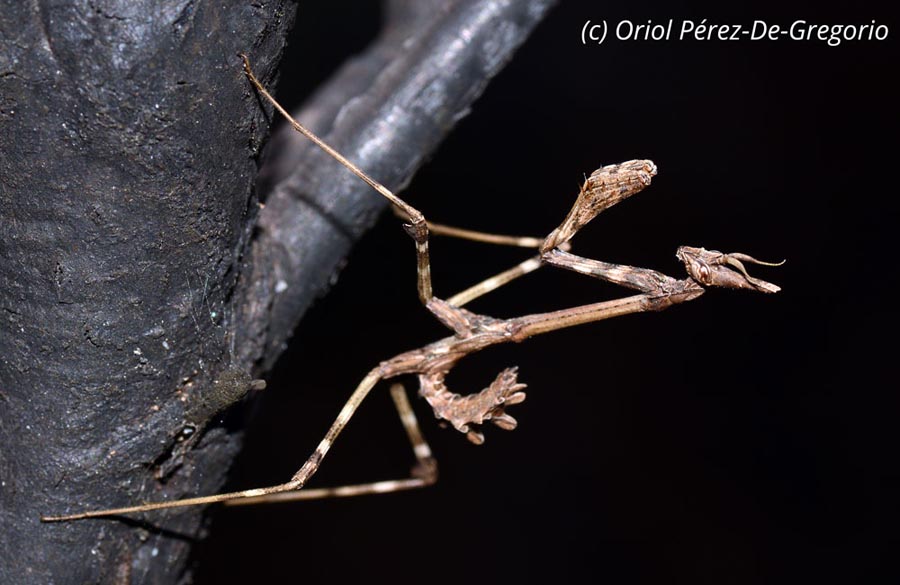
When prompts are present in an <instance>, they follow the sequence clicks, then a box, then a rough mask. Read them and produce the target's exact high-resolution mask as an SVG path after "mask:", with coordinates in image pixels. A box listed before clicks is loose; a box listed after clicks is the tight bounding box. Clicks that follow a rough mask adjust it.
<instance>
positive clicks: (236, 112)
mask: <svg viewBox="0 0 900 585" xmlns="http://www.w3.org/2000/svg"><path fill="white" fill-rule="evenodd" d="M549 4H550V2H549V1H537V0H535V1H531V2H516V3H513V2H474V1H461V0H460V1H455V2H454V1H447V2H429V3H416V2H396V3H394V4H392V5H391V6H390V8H389V10H388V19H387V21H388V26H387V27H386V29H385V32H384V34H383V35H382V36H381V37H380V38H379V39H378V41H377V42H376V43H375V45H374V46H373V47H372V49H371V50H370V51H368V52H367V53H366V54H365V55H363V56H361V57H360V58H358V59H357V60H355V61H354V62H352V63H350V64H348V65H347V66H346V67H345V68H344V69H343V70H342V71H341V72H339V73H338V74H337V75H336V76H335V78H334V79H333V80H332V81H331V82H330V83H329V84H328V85H327V86H326V87H324V88H323V89H322V90H321V91H320V93H319V94H318V95H317V96H316V97H315V98H314V99H313V100H312V103H311V105H310V106H309V107H308V109H307V110H306V112H305V115H303V116H302V117H303V118H304V119H305V120H307V121H308V122H309V123H310V125H311V126H313V127H314V128H315V129H316V130H317V131H319V132H321V133H322V134H323V135H324V137H325V138H326V139H327V140H329V141H330V142H332V143H333V144H335V145H336V146H337V147H338V148H339V149H341V150H343V151H344V152H345V153H346V154H347V155H348V156H349V157H350V158H352V159H354V160H356V161H357V162H358V163H359V164H360V165H361V166H362V167H364V168H366V169H368V170H370V172H371V173H372V174H373V175H374V176H375V177H376V178H378V179H380V180H382V181H384V182H385V183H386V184H387V185H389V186H390V187H392V188H398V187H401V186H402V185H403V184H405V182H407V181H408V180H409V178H410V176H411V175H412V173H413V172H414V171H415V169H416V168H417V166H418V165H419V164H421V162H422V161H423V159H424V158H425V157H426V156H427V155H428V153H429V152H431V151H432V150H433V149H434V148H435V147H436V145H437V144H438V142H439V140H440V138H441V137H442V136H443V135H445V134H446V132H447V131H448V130H449V129H450V128H451V126H452V125H453V123H454V122H455V121H457V120H458V119H459V118H460V117H461V116H462V115H464V113H465V112H466V110H467V108H468V106H469V105H470V104H471V102H472V101H473V100H474V99H475V97H477V95H478V94H479V92H480V91H481V89H482V88H483V86H484V84H485V83H486V81H487V79H489V78H490V77H491V76H492V75H493V74H494V73H496V72H497V71H498V69H499V68H500V67H501V65H502V64H503V63H504V62H505V61H506V60H507V59H508V58H509V56H510V55H511V52H512V51H513V50H514V49H515V47H516V46H518V44H519V43H521V42H522V40H523V39H524V38H525V36H526V35H527V33H528V32H529V31H530V30H531V28H532V27H533V26H534V25H535V24H536V23H537V22H538V20H539V19H540V18H541V16H542V15H543V14H544V12H545V11H546V9H547V8H548V6H549ZM294 10H295V7H294V5H293V4H292V3H290V2H287V1H275V2H266V3H242V2H224V3H223V2H218V3H209V2H199V1H191V0H180V1H174V0H157V1H150V0H145V1H141V2H131V1H125V0H120V1H116V0H108V1H105V2H102V1H95V2H91V1H88V0H82V1H79V2H72V3H69V2H53V1H46V2H34V3H21V4H15V5H8V6H7V7H5V8H4V9H3V13H2V15H0V145H2V146H0V149H2V152H3V156H2V158H0V316H2V319H0V445H2V447H0V518H2V523H3V530H2V531H0V581H2V582H4V583H19V582H35V583H63V582H72V583H93V582H117V583H118V582H123V583H127V582H135V583H143V582H154V583H166V582H173V581H177V580H180V579H188V578H189V574H187V573H185V560H186V558H187V553H188V550H189V547H190V542H191V540H192V539H194V538H195V537H197V535H198V534H199V533H200V529H201V521H202V511H201V510H199V509H188V510H180V511H174V512H171V513H167V514H154V515H153V517H152V518H148V522H150V523H152V524H150V523H147V524H144V523H139V522H131V521H128V522H118V521H112V520H101V521H90V522H76V523H69V524H58V525H46V524H41V523H40V522H39V521H38V517H39V515H40V514H42V513H43V514H47V513H62V512H66V511H75V510H78V509H83V508H86V507H98V506H99V507H105V506H109V505H124V504H128V503H133V502H136V501H140V500H162V499H171V498H179V497H183V496H185V495H189V494H201V493H213V492H215V491H217V490H218V489H219V487H220V486H221V484H222V483H223V481H224V479H225V474H226V471H227V467H228V462H229V461H230V460H231V459H232V457H233V456H234V454H235V453H236V451H237V450H238V448H239V432H238V430H237V429H234V428H229V427H228V426H227V425H221V424H218V422H217V421H219V420H220V419H221V417H216V419H215V421H216V424H209V425H207V423H208V422H209V421H210V419H212V417H213V416H214V415H217V414H218V413H219V412H220V411H222V410H223V409H224V408H226V407H227V406H228V405H229V404H230V403H231V402H232V401H234V400H235V399H236V397H238V396H240V395H241V394H242V390H243V389H244V387H245V386H246V385H247V381H248V380H249V377H248V376H247V373H252V374H254V375H261V374H262V373H264V372H265V370H266V369H267V368H268V367H269V366H270V365H271V364H272V363H273V362H274V360H275V359H276V358H277V356H278V354H279V353H280V351H281V349H282V348H283V346H284V342H285V341H286V339H287V338H288V337H289V336H290V334H291V331H292V329H293V327H294V325H295V324H296V322H297V321H298V320H299V319H300V317H301V316H302V313H303V311H304V310H305V309H306V308H307V307H308V306H309V304H310V303H311V302H312V300H313V299H314V298H315V297H316V296H317V295H318V294H321V293H322V292H323V291H324V289H325V288H326V286H327V283H328V281H329V279H330V278H331V276H332V274H333V273H334V272H335V270H337V268H338V267H339V265H340V262H341V261H342V259H343V257H344V256H345V254H346V253H347V251H348V250H349V247H350V245H351V244H352V242H353V240H355V239H356V238H357V237H358V236H359V235H360V234H361V233H362V232H363V231H364V230H365V228H366V227H368V226H369V225H370V224H371V223H372V222H373V221H374V219H375V216H376V214H377V212H378V211H379V210H380V209H381V208H382V207H383V204H382V202H381V201H380V200H379V199H378V198H377V197H375V196H373V195H372V194H371V193H370V192H369V191H368V190H367V189H366V188H365V187H364V186H363V185H361V184H359V183H358V181H357V180H356V179H354V178H352V177H349V176H348V175H346V174H344V173H341V172H339V170H338V169H337V168H336V167H335V166H334V165H333V164H331V163H330V162H329V161H326V160H324V159H323V158H322V157H321V156H320V155H319V154H318V153H315V152H312V151H310V150H309V149H308V148H307V146H306V145H303V144H301V143H297V142H295V141H293V140H292V139H290V138H287V137H284V136H280V137H279V139H278V145H279V152H280V153H281V154H280V155H279V156H277V157H273V158H270V160H269V163H268V164H269V167H270V168H271V169H272V171H270V172H269V173H268V174H267V182H266V184H267V185H269V186H272V190H271V193H268V195H267V196H265V197H266V199H267V205H266V207H265V209H264V210H263V212H262V213H261V214H259V216H258V227H259V229H258V230H256V231H255V226H256V224H257V215H258V211H257V210H258V208H259V207H258V204H257V201H256V198H255V196H254V184H255V181H256V166H257V163H256V158H257V155H258V153H259V150H260V147H261V144H262V141H263V139H264V137H265V133H266V126H267V121H266V119H265V117H264V115H263V112H262V110H261V109H260V104H259V101H258V99H257V97H256V96H255V94H253V93H252V92H251V91H250V88H249V85H248V83H247V82H246V80H245V79H244V77H243V73H242V71H241V68H240V65H239V60H238V58H237V54H238V53H239V52H247V53H248V54H249V55H250V58H251V61H252V62H253V64H254V67H255V69H256V70H257V73H258V74H259V75H260V76H261V78H263V79H264V80H271V78H272V76H273V72H274V69H275V67H276V65H277V63H278V59H279V54H280V52H281V50H282V48H283V45H284V42H285V38H286V34H287V31H288V29H289V27H290V25H291V22H292V20H293V15H294ZM226 420H227V419H226ZM191 433H193V434H191ZM197 438H199V440H197Z"/></svg>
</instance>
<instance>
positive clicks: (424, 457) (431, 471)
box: [225, 384, 437, 506]
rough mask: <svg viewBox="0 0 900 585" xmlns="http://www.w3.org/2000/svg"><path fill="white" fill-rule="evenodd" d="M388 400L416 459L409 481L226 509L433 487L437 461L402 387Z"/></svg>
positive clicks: (309, 492)
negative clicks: (395, 412) (398, 417)
mask: <svg viewBox="0 0 900 585" xmlns="http://www.w3.org/2000/svg"><path fill="white" fill-rule="evenodd" d="M391 398H392V399H393V400H394V406H395V407H396V408H397V414H399V415H400V422H402V423H403V428H404V429H405V430H406V435H407V437H409V442H410V444H411V445H412V448H413V453H415V456H416V465H415V467H414V468H413V472H412V474H411V475H412V477H409V478H405V479H392V480H387V481H375V482H370V483H362V484H354V485H345V486H338V487H326V488H316V489H302V490H294V491H290V492H280V493H276V494H270V495H266V496H259V497H255V498H246V499H240V500H230V501H228V502H226V503H225V505H227V506H249V505H253V504H270V503H275V502H294V501H298V500H318V499H323V498H347V497H352V496H362V495H368V494H386V493H390V492H398V491H404V490H411V489H417V488H421V487H426V486H429V485H433V484H434V482H436V481H437V461H436V460H435V459H434V457H433V456H432V455H431V448H430V447H429V446H428V443H427V442H426V441H425V437H424V436H423V435H422V431H421V430H420V429H419V423H418V421H417V420H416V415H415V413H414V412H413V409H412V406H411V405H410V403H409V399H408V398H407V396H406V392H405V391H404V389H403V385H402V384H394V385H392V386H391Z"/></svg>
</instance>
